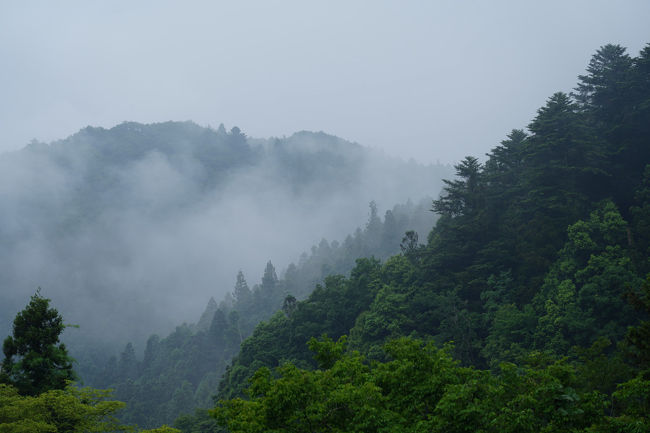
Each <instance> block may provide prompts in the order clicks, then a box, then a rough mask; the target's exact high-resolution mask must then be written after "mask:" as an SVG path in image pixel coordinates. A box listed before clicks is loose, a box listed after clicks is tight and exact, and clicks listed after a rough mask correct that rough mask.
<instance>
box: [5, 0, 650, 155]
mask: <svg viewBox="0 0 650 433" xmlns="http://www.w3.org/2000/svg"><path fill="white" fill-rule="evenodd" d="M649 23H650V1H648V0H638V1H632V0H629V1H628V0H622V1H600V0H580V1H577V0H575V1H573V0H558V1H556V0H553V1H549V0H545V1H515V0H512V1H494V0H492V1H487V0H485V1H434V0H429V1H382V0H374V1H355V0H348V1H332V0H328V1H320V2H316V1H305V0H300V1H273V0H264V1H241V0H238V1H234V0H233V1H230V2H220V1H175V2H174V1H121V0H112V1H108V0H106V1H89V0H83V1H56V2H55V1H42V2H36V1H27V0H26V1H9V0H0V151H6V150H14V149H18V148H21V147H22V146H24V145H25V144H26V143H27V142H28V141H29V140H31V139H32V138H36V139H38V140H41V141H51V140H54V139H59V138H65V137H66V136H68V135H70V134H72V133H74V132H76V131H77V130H78V129H80V128H82V127H84V126H86V125H93V126H104V127H111V126H113V125H115V124H117V123H120V122H122V121H124V120H133V121H138V122H145V123H148V122H159V121H166V120H194V121H195V122H197V123H199V124H201V125H212V126H213V127H216V126H217V125H218V124H219V123H221V122H223V123H224V124H225V125H226V127H227V128H230V127H232V126H234V125H237V126H239V127H240V128H241V129H242V130H243V131H244V132H245V133H246V134H248V135H249V136H254V137H268V136H282V135H290V134H292V133H293V132H295V131H298V130H303V129H307V130H316V131H318V130H322V131H325V132H328V133H331V134H335V135H338V136H340V137H343V138H345V139H348V140H352V141H356V142H358V143H360V144H362V145H366V146H371V147H376V148H381V149H384V150H385V152H386V153H388V154H391V155H398V156H401V157H403V158H415V159H416V160H418V161H421V162H435V161H436V160H440V161H441V162H452V161H457V160H459V159H461V158H462V157H463V156H465V155H468V154H471V155H476V156H482V155H483V154H484V153H486V152H487V151H488V150H489V149H490V148H492V147H493V146H495V145H496V144H498V143H499V141H501V140H502V139H503V138H504V137H505V135H506V134H507V133H508V132H509V131H510V130H511V129H513V128H523V127H525V126H526V125H527V124H528V123H529V121H530V120H531V119H532V118H533V117H534V115H535V112H536V110H537V109H538V108H539V107H540V106H542V105H543V104H544V103H545V100H546V98H547V97H549V96H550V95H551V94H552V93H554V92H556V91H570V90H571V89H572V88H573V87H574V86H575V83H576V79H577V75H578V74H582V73H584V70H585V67H586V65H587V64H588V62H589V59H590V57H591V55H592V54H593V53H594V52H595V51H596V50H597V49H598V47H600V46H601V45H604V44H606V43H619V44H621V45H623V46H625V47H627V48H628V52H629V53H630V54H631V55H637V54H638V52H639V50H640V49H641V48H643V46H644V45H645V44H646V43H648V42H650V24H649Z"/></svg>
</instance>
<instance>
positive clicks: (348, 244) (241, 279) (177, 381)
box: [79, 201, 432, 427]
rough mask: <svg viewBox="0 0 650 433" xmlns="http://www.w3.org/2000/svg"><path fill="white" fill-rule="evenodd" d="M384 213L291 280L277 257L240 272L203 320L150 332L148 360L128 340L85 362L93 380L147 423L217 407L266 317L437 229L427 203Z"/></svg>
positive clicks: (127, 413)
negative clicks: (228, 376)
mask: <svg viewBox="0 0 650 433" xmlns="http://www.w3.org/2000/svg"><path fill="white" fill-rule="evenodd" d="M377 212H378V211H377V207H376V205H375V203H374V202H371V203H370V209H369V217H368V221H367V223H366V225H365V227H363V228H358V229H357V230H355V232H354V233H353V234H351V235H348V236H347V237H346V238H345V240H344V241H343V242H341V243H339V242H337V241H333V242H331V243H330V242H328V241H327V240H325V239H323V240H322V241H321V242H320V243H319V244H318V245H317V246H313V247H312V248H311V252H310V254H306V253H305V254H303V255H302V256H301V257H300V260H299V261H298V263H297V264H293V263H292V264H290V265H289V266H288V268H287V269H286V271H285V272H284V277H283V278H278V276H277V273H276V270H275V267H274V266H273V264H272V263H271V262H270V261H269V262H268V263H267V264H266V267H265V269H264V273H263V276H262V279H261V281H260V283H258V284H254V285H253V286H252V287H249V285H248V282H247V281H246V278H245V276H244V274H243V272H241V271H239V272H238V274H237V276H236V277H234V278H233V280H234V281H233V288H232V291H231V292H228V293H226V295H225V296H224V297H223V298H222V299H221V300H220V302H216V301H215V299H214V298H210V301H209V302H208V304H207V305H206V308H205V311H204V312H203V314H201V316H200V318H199V320H198V321H197V322H196V324H183V325H181V326H178V327H176V329H175V331H174V332H172V333H171V334H169V335H168V336H167V337H165V338H162V339H161V338H160V337H159V336H158V335H152V336H151V337H149V339H148V340H147V344H146V349H145V351H144V357H143V358H142V359H141V360H138V357H137V356H136V353H135V350H134V346H133V344H132V343H128V344H127V345H126V347H125V348H124V350H123V351H122V352H121V353H120V355H119V356H113V357H111V358H110V359H109V360H108V362H107V363H106V364H105V365H83V366H79V367H83V369H82V370H81V371H80V373H81V375H82V377H83V378H84V379H85V382H86V384H88V385H92V386H94V387H99V388H112V389H114V390H115V393H114V397H115V398H116V399H118V400H120V401H124V402H126V403H127V406H126V408H125V409H124V410H123V411H121V412H120V419H121V420H122V421H124V422H128V423H135V424H138V425H140V426H144V427H152V426H155V425H160V424H161V423H168V424H171V423H172V422H173V421H174V420H175V419H176V418H177V417H178V416H180V415H182V414H186V413H191V412H193V411H194V409H195V408H199V407H208V406H210V405H211V404H212V396H213V395H214V393H215V390H216V389H217V387H218V384H219V379H220V378H221V376H222V374H223V373H224V372H225V368H226V365H227V364H228V363H229V362H230V361H231V358H232V357H233V356H234V355H236V354H237V353H238V352H239V347H240V345H241V344H242V341H243V340H244V339H245V338H247V337H248V336H249V335H251V333H252V332H253V330H254V329H255V326H256V325H257V324H258V323H259V322H261V321H262V320H266V319H268V318H269V317H271V316H272V315H273V313H275V312H276V311H283V312H284V313H285V314H289V313H290V312H291V311H292V310H293V309H294V308H295V305H296V303H297V302H298V300H302V299H304V298H306V297H307V296H308V295H309V294H310V292H311V289H313V288H314V287H315V286H317V284H320V283H322V282H323V281H324V280H325V279H326V278H327V276H328V275H330V274H344V275H346V274H349V272H350V271H351V270H352V268H353V267H354V266H355V259H356V258H357V257H363V256H366V255H373V254H374V255H377V257H378V258H380V259H384V258H388V257H390V256H392V255H394V254H396V253H398V252H399V250H400V242H401V234H403V233H404V232H405V231H411V232H412V233H413V236H417V235H416V234H415V233H417V230H420V231H421V232H425V233H426V232H427V231H428V230H430V229H431V226H432V222H431V214H430V212H429V211H428V202H426V201H423V202H421V203H420V204H418V205H414V204H412V203H410V202H408V203H406V204H404V205H399V206H395V207H394V208H393V209H392V210H387V211H386V213H385V215H384V218H383V220H382V218H380V217H379V215H378V214H377ZM413 229H415V230H413Z"/></svg>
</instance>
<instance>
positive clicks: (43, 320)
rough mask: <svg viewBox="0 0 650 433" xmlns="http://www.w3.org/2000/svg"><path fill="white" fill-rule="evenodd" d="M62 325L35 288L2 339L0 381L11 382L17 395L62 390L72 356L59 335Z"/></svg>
mask: <svg viewBox="0 0 650 433" xmlns="http://www.w3.org/2000/svg"><path fill="white" fill-rule="evenodd" d="M63 328H65V325H64V324H63V318H62V317H61V315H60V314H59V312H58V311H57V310H56V309H54V308H50V300H49V299H47V298H44V297H43V296H41V292H40V288H39V289H38V290H37V291H36V293H35V294H34V296H32V297H31V300H30V302H29V304H28V305H27V307H25V309H24V310H23V311H21V312H20V313H18V314H17V315H16V318H15V319H14V325H13V335H12V336H9V337H7V338H6V339H5V340H4V344H3V346H2V350H3V353H4V357H5V358H4V360H3V361H2V369H1V371H0V383H6V384H9V385H13V386H15V387H16V388H17V389H18V392H19V393H20V394H21V395H31V396H36V395H39V394H41V393H43V392H45V391H49V390H54V389H64V388H65V387H66V385H67V383H68V382H69V381H71V380H73V379H74V378H75V375H74V372H73V371H72V358H70V356H68V351H67V350H66V347H65V345H64V344H63V343H59V336H60V335H61V332H63Z"/></svg>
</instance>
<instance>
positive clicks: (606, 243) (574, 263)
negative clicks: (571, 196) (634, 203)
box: [536, 202, 640, 353]
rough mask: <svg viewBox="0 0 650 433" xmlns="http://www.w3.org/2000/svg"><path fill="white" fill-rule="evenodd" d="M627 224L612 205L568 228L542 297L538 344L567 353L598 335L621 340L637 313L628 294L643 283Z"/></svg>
mask: <svg viewBox="0 0 650 433" xmlns="http://www.w3.org/2000/svg"><path fill="white" fill-rule="evenodd" d="M626 229H627V224H626V223H625V221H624V220H623V218H622V217H621V215H620V213H619V212H618V210H617V209H616V207H615V206H614V204H613V203H611V202H605V203H603V204H602V206H601V207H600V208H599V209H598V210H596V211H595V212H592V213H591V215H590V216H589V218H588V219H586V220H584V221H578V222H576V223H575V224H573V225H571V226H570V227H569V229H568V241H567V243H566V244H565V246H564V248H563V249H562V250H561V251H560V254H559V258H558V260H557V261H556V262H555V263H554V264H553V266H552V267H551V270H550V272H549V273H548V274H547V276H546V279H545V283H544V286H543V287H542V292H541V293H540V294H539V296H538V297H537V301H536V302H537V306H538V308H539V310H540V311H541V315H540V317H539V324H538V329H537V335H536V340H537V343H536V345H537V347H539V348H545V349H551V350H553V351H555V352H556V353H567V351H568V349H570V348H571V347H572V346H574V345H580V346H583V347H588V346H590V345H591V344H592V342H593V341H594V340H595V339H596V338H598V337H606V338H608V339H610V340H612V341H616V340H620V339H621V338H622V337H623V336H624V334H625V332H626V326H627V325H629V324H632V323H633V319H634V318H635V314H634V312H633V311H632V308H631V307H630V306H629V305H628V304H627V302H626V301H625V299H624V298H623V295H624V293H625V292H626V291H629V290H630V289H631V288H632V287H635V286H638V285H639V284H640V281H639V279H638V276H637V275H638V273H637V271H636V269H635V267H634V266H633V263H632V261H631V259H630V257H629V253H628V250H627V238H626Z"/></svg>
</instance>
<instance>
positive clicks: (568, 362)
mask: <svg viewBox="0 0 650 433" xmlns="http://www.w3.org/2000/svg"><path fill="white" fill-rule="evenodd" d="M649 133H650V46H647V47H646V48H645V49H644V50H643V51H642V52H641V53H640V54H639V56H638V57H636V58H632V57H630V56H628V55H627V54H626V52H625V49H624V48H622V47H620V46H616V45H607V46H604V47H602V48H601V49H599V50H598V52H597V53H596V54H595V55H594V56H593V58H592V60H591V62H590V63H589V67H588V69H587V73H586V74H585V75H582V76H580V77H579V82H578V86H577V88H576V89H575V91H574V93H572V94H565V93H556V94H554V95H552V96H551V97H550V98H549V99H548V100H547V102H546V104H545V105H544V106H543V107H542V108H540V109H539V110H538V113H537V116H536V117H535V119H533V120H532V122H531V123H530V124H529V125H528V128H527V131H524V130H513V131H512V132H511V133H510V134H509V135H508V137H507V138H506V139H505V140H504V141H503V142H502V143H500V145H498V146H496V147H495V148H493V149H492V150H491V151H490V153H489V154H488V155H487V159H486V160H485V162H481V161H480V160H479V159H478V158H476V157H467V158H465V159H464V160H463V161H461V162H460V163H459V164H457V165H456V177H455V178H454V179H451V180H446V181H445V184H446V186H445V188H444V190H443V193H442V194H441V195H440V197H439V199H437V200H434V201H433V205H432V211H434V212H435V213H437V214H439V215H440V219H439V221H438V222H437V224H436V226H435V227H434V229H433V230H432V231H431V232H430V234H429V236H428V238H427V240H426V243H425V244H419V243H418V242H417V241H416V242H411V243H408V242H407V243H405V245H404V250H403V252H402V254H399V255H396V256H393V257H391V258H389V259H387V260H385V261H384V262H383V263H382V262H380V261H378V260H375V259H371V258H370V259H361V260H359V261H358V262H357V265H356V267H355V268H354V269H353V270H352V272H351V273H350V276H349V277H344V276H336V275H333V276H330V277H328V278H327V279H326V280H325V284H324V285H323V286H322V287H317V288H316V290H315V291H314V292H313V293H312V294H311V295H310V296H309V297H308V298H307V299H306V300H304V301H299V302H297V303H296V304H295V305H294V306H293V307H292V309H291V311H290V312H288V313H287V312H278V313H276V314H275V315H274V316H273V317H272V318H271V319H270V320H268V321H266V322H264V323H262V324H260V325H259V326H258V327H257V328H256V329H255V331H254V332H253V335H252V336H251V337H250V338H248V339H247V340H245V341H244V342H243V344H242V346H241V349H240V353H239V355H238V356H237V357H236V358H235V360H234V361H233V363H232V364H231V365H229V366H228V368H227V370H226V374H225V375H224V378H223V379H222V381H221V383H220V385H219V390H218V393H217V396H216V400H215V401H217V402H218V403H217V408H216V409H215V410H213V411H211V412H205V411H204V412H201V411H199V412H197V414H196V415H195V416H194V417H183V418H181V419H179V420H178V421H177V426H178V427H180V428H181V429H182V430H183V431H186V432H198V431H214V430H210V429H214V428H216V427H215V426H216V423H212V424H211V423H210V419H209V417H208V413H209V414H210V415H212V416H214V417H216V419H217V420H218V421H219V423H220V424H221V425H223V426H227V427H228V429H229V431H233V432H234V431H242V432H243V431H246V432H253V431H260V432H261V431H369V432H370V431H393V432H394V431H445V432H452V431H454V432H456V431H458V432H460V431H463V432H464V431H495V432H497V431H519V432H521V431H531V432H538V431H549V432H550V431H573V432H575V431H599V432H600V431H612V432H614V431H648V429H649V428H650V424H649V419H648V414H649V413H650V400H648V395H650V393H649V392H648V390H649V389H650V377H649V376H648V374H650V370H649V368H650V366H649V365H648V359H649V355H650V353H648V344H647V341H649V340H648V339H649V338H650V335H649V334H648V326H649V323H650V322H648V312H649V311H648V307H649V306H650V304H649V302H650V298H649V295H650V292H649V290H650V280H648V279H647V277H646V275H648V272H649V271H650V262H649V261H648V257H650V254H649V252H650V250H649V248H650V231H649V221H650V201H649V200H650V166H648V163H650V143H649V142H648V139H649V138H648V137H650V134H649ZM321 336H326V337H321ZM202 426H203V427H202Z"/></svg>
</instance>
